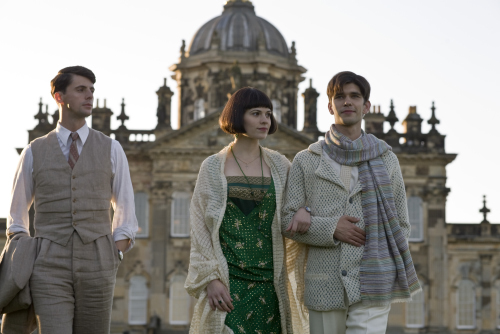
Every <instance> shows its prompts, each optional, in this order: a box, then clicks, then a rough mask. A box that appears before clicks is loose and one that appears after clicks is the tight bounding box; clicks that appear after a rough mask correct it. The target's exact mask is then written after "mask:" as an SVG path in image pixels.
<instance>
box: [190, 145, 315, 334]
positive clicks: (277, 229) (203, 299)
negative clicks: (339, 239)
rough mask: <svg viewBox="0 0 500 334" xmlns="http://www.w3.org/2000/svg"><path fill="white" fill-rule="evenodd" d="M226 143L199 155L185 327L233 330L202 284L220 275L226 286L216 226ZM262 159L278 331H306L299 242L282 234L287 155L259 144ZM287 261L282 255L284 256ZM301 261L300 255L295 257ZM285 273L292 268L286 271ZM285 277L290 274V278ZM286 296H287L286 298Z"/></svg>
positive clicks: (222, 202)
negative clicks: (272, 197)
mask: <svg viewBox="0 0 500 334" xmlns="http://www.w3.org/2000/svg"><path fill="white" fill-rule="evenodd" d="M228 152H229V146H228V147H225V148H224V149H223V150H222V151H220V152H219V153H217V154H214V155H212V156H210V157H208V158H207V159H205V161H203V163H202V165H201V168H200V172H199V174H198V179H197V181H196V187H195V190H194V194H193V198H192V200H191V208H190V211H191V222H190V223H191V256H190V263H189V271H188V277H187V279H186V283H185V288H186V290H187V291H188V293H189V294H190V295H191V296H193V297H195V298H197V299H198V301H197V303H196V305H195V308H194V314H193V318H192V320H191V327H190V333H192V334H194V333H210V334H218V333H223V334H232V333H233V331H232V330H231V329H230V328H228V327H227V326H225V324H224V321H225V318H226V314H227V313H226V312H222V311H218V310H216V311H212V309H211V308H210V305H209V303H208V299H207V291H206V287H207V285H208V284H209V283H210V282H211V281H212V280H214V279H219V280H220V281H221V282H222V283H223V284H224V285H225V286H226V287H228V289H229V291H231V287H230V286H229V270H228V266H227V261H226V259H225V257H224V254H223V252H222V249H221V245H220V241H219V228H220V225H221V223H222V218H223V217H224V213H225V211H226V203H227V182H226V177H225V175H224V165H225V161H226V157H227V153H228ZM262 155H263V158H264V161H265V162H266V164H267V165H268V166H269V168H270V169H271V176H272V177H273V180H274V185H275V189H276V207H277V209H276V213H275V216H274V220H273V224H272V239H273V262H274V287H275V290H276V294H277V296H278V300H279V305H280V315H281V327H282V334H290V333H304V334H307V333H309V327H308V326H309V324H308V315H307V310H306V309H305V307H304V306H303V305H302V304H301V303H300V302H299V301H297V300H296V298H295V297H296V296H297V291H300V289H298V287H297V283H298V282H295V280H294V275H293V272H294V269H295V267H294V265H295V263H296V256H298V255H300V254H301V252H300V251H298V250H299V249H300V245H298V244H297V243H296V242H293V241H292V240H287V241H286V242H285V240H284V238H283V236H282V235H281V225H280V220H281V212H280V208H281V206H282V199H283V192H284V188H285V184H286V180H287V174H288V170H289V168H290V161H288V159H287V158H286V157H285V156H283V155H281V154H279V153H278V152H275V151H272V150H269V149H266V148H262ZM285 254H286V255H288V256H287V257H286V261H285V256H286V255H285ZM299 262H300V261H299ZM287 273H292V275H291V276H289V275H287ZM289 278H290V279H289ZM288 296H291V297H292V298H290V299H291V300H289V298H288Z"/></svg>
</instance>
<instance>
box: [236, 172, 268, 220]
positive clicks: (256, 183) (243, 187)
mask: <svg viewBox="0 0 500 334" xmlns="http://www.w3.org/2000/svg"><path fill="white" fill-rule="evenodd" d="M226 180H227V197H228V198H229V199H231V201H232V202H233V203H234V204H236V206H237V207H238V208H239V209H240V210H241V212H243V214H244V215H245V216H248V215H249V214H250V213H251V212H252V210H253V209H254V208H255V207H256V206H257V205H259V203H260V202H261V201H262V199H263V198H264V195H265V194H266V192H267V190H268V189H269V187H270V185H271V180H272V178H271V177H264V184H262V178H261V177H260V176H249V177H248V181H250V186H251V187H249V186H248V183H247V180H246V179H245V177H243V176H226ZM252 192H253V195H252ZM255 202H257V203H255Z"/></svg>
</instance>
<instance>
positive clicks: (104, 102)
mask: <svg viewBox="0 0 500 334" xmlns="http://www.w3.org/2000/svg"><path fill="white" fill-rule="evenodd" d="M104 108H106V99H104Z"/></svg>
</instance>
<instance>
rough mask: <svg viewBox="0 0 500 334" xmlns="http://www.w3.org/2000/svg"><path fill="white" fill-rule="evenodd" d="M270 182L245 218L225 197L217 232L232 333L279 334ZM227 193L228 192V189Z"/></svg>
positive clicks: (228, 317) (273, 192) (272, 205)
mask: <svg viewBox="0 0 500 334" xmlns="http://www.w3.org/2000/svg"><path fill="white" fill-rule="evenodd" d="M269 179H270V180H269V182H270V185H269V186H268V190H267V192H265V193H261V194H262V199H261V201H260V203H259V204H258V205H257V206H255V207H254V208H253V210H252V211H251V212H250V213H249V214H248V215H245V214H244V213H243V212H242V210H240V208H239V207H238V206H237V205H236V204H234V203H233V201H232V200H231V198H228V202H227V208H226V212H225V214H224V218H223V220H222V225H221V227H220V230H219V239H220V243H221V245H222V251H223V253H224V256H225V257H226V260H227V264H228V267H229V285H230V287H229V290H230V293H231V298H233V305H234V310H233V311H231V313H228V314H227V316H226V322H225V324H226V325H227V326H228V327H229V328H231V329H232V330H233V332H234V333H243V334H245V333H247V334H248V333H252V334H254V333H257V334H258V333H261V334H264V333H268V334H269V333H275V334H279V333H281V319H280V313H279V301H278V297H277V295H276V291H275V289H274V283H273V282H274V267H273V249H272V234H271V225H272V222H273V218H274V213H275V211H276V192H275V189H274V182H273V181H272V179H271V178H269ZM228 181H230V177H228ZM261 182H262V181H261ZM228 183H229V182H228ZM228 188H231V185H230V183H229V184H228ZM228 190H229V192H230V193H231V189H228ZM259 190H260V189H259ZM259 192H260V191H259ZM251 202H254V201H253V200H252V201H251ZM253 204H254V205H255V203H253Z"/></svg>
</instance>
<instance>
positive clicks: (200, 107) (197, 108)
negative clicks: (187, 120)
mask: <svg viewBox="0 0 500 334" xmlns="http://www.w3.org/2000/svg"><path fill="white" fill-rule="evenodd" d="M203 117H205V100H204V99H203V98H199V99H196V101H194V120H195V121H197V120H199V119H202V118H203Z"/></svg>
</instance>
